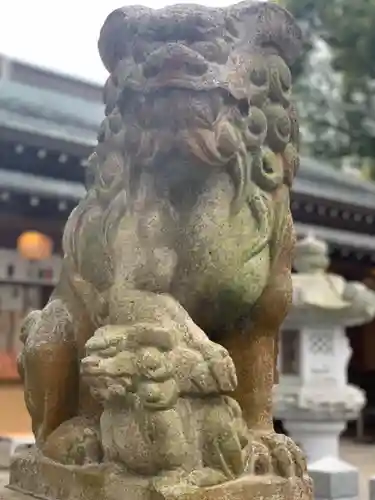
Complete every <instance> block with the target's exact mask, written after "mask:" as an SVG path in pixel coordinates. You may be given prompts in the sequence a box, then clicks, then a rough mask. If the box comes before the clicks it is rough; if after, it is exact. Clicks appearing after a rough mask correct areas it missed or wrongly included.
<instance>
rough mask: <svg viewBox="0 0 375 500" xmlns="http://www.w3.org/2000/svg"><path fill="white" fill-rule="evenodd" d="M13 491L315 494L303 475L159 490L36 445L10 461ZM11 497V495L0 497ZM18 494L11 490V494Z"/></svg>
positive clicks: (232, 497) (96, 496) (285, 498)
mask: <svg viewBox="0 0 375 500" xmlns="http://www.w3.org/2000/svg"><path fill="white" fill-rule="evenodd" d="M8 488H9V490H8V491H9V495H10V494H11V491H12V492H18V493H20V494H25V495H31V496H33V497H37V498H41V499H50V500H182V499H183V500H250V499H251V500H297V499H298V500H312V498H313V495H312V485H311V480H310V479H309V477H308V476H306V478H305V479H299V478H293V479H289V480H287V479H282V478H276V477H273V476H246V477H242V478H240V479H237V480H235V481H229V482H227V483H224V484H221V485H218V486H213V487H210V488H193V487H189V488H188V489H186V487H184V488H181V486H180V485H178V484H177V485H175V486H171V487H168V488H165V489H163V493H162V494H161V493H159V492H156V491H155V490H154V489H153V488H152V486H151V482H150V481H149V480H148V479H147V478H144V477H137V476H130V475H126V474H125V473H124V472H123V471H120V470H119V469H117V468H116V467H115V466H113V465H92V466H85V467H77V466H64V465H60V464H57V463H55V462H52V461H50V460H48V459H46V458H44V457H42V456H40V454H39V453H38V452H37V451H36V450H25V451H22V452H21V453H19V454H17V455H16V456H15V457H14V459H13V461H12V464H11V468H10V479H9V486H8ZM13 494H14V493H13ZM0 498H1V500H3V498H4V500H8V497H7V496H6V495H4V497H0ZM13 498H14V497H11V496H9V500H11V499H12V500H13Z"/></svg>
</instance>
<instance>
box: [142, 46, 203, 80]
mask: <svg viewBox="0 0 375 500" xmlns="http://www.w3.org/2000/svg"><path fill="white" fill-rule="evenodd" d="M207 69H208V63H207V61H206V60H205V58H204V57H203V56H202V55H200V54H199V53H198V52H196V51H194V50H192V49H190V48H189V47H187V46H185V45H183V44H182V43H178V42H171V43H168V44H166V45H163V46H162V47H160V48H158V49H156V50H155V51H154V52H152V53H151V54H150V55H149V56H148V58H147V59H146V61H145V63H144V65H143V74H144V76H145V77H146V78H153V77H156V76H158V75H159V76H160V75H161V74H165V76H166V77H168V74H171V73H172V74H175V73H183V74H185V75H187V74H189V75H194V76H200V75H202V74H204V73H205V72H206V71H207Z"/></svg>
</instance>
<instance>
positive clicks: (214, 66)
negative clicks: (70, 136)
mask: <svg viewBox="0 0 375 500" xmlns="http://www.w3.org/2000/svg"><path fill="white" fill-rule="evenodd" d="M300 41H301V34H300V32H299V30H298V28H297V27H296V25H295V23H294V21H293V19H292V17H291V16H290V15H289V14H288V13H287V12H286V11H284V10H283V9H281V8H280V7H278V6H276V5H274V4H269V3H253V2H243V3H240V4H238V5H236V6H234V7H231V8H228V9H209V8H206V7H203V6H196V5H194V6H188V5H187V6H183V5H177V6H173V7H167V8H164V9H161V10H151V9H147V8H143V7H124V8H122V9H118V10H115V11H114V12H113V13H112V14H110V15H109V16H108V18H107V20H106V22H105V24H104V26H103V28H102V30H101V34H100V39H99V52H100V55H101V58H102V60H103V63H104V65H105V67H106V68H107V69H108V71H109V72H110V76H109V78H108V80H107V82H106V86H105V95H104V100H105V105H106V118H105V120H104V121H103V123H102V126H101V129H100V133H99V137H98V139H99V145H98V148H97V151H96V153H95V155H94V157H93V158H92V162H91V168H90V169H89V173H90V179H91V182H95V184H96V188H97V192H98V194H99V196H100V194H101V195H102V197H103V201H104V202H108V192H110V196H109V198H110V199H111V200H113V197H114V195H115V194H116V191H118V190H121V189H124V187H125V189H126V187H128V188H129V183H130V184H131V183H132V180H133V179H134V178H136V177H137V176H138V175H139V172H140V171H141V170H142V169H145V168H150V166H152V165H156V163H160V158H163V157H164V158H165V157H168V156H169V155H176V154H178V155H179V157H181V158H185V157H186V158H189V157H191V156H193V157H194V158H195V159H197V160H199V161H201V162H202V166H204V165H205V166H206V167H208V168H209V167H211V168H212V167H216V168H223V169H228V170H229V171H230V173H231V175H233V179H234V181H235V183H236V199H235V200H234V202H233V206H234V207H233V208H234V210H236V209H238V207H239V206H240V205H241V203H242V202H244V200H245V199H246V198H249V190H250V191H251V185H252V184H255V185H256V186H258V187H259V188H260V189H261V190H265V191H267V192H273V191H275V190H277V188H278V187H280V186H281V185H282V184H286V185H288V186H289V185H290V183H291V181H292V178H293V176H294V173H295V171H296V168H297V164H298V155H297V144H298V126H297V121H296V116H295V111H294V108H293V106H292V105H291V102H290V90H291V75H290V71H289V69H288V65H290V63H292V62H293V61H294V59H295V58H296V56H297V55H298V52H299V49H300ZM116 150H117V151H118V158H120V160H118V161H113V151H116ZM109 152H111V155H110V156H112V158H111V161H108V157H109ZM156 159H159V161H158V162H157V161H156ZM165 163H166V162H165ZM109 165H111V168H109ZM124 184H125V185H124ZM126 184H128V186H126Z"/></svg>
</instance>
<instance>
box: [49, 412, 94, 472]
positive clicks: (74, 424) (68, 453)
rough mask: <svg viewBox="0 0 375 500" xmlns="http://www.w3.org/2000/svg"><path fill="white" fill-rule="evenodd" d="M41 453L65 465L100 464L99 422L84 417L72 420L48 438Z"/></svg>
mask: <svg viewBox="0 0 375 500" xmlns="http://www.w3.org/2000/svg"><path fill="white" fill-rule="evenodd" d="M41 451H42V453H43V454H44V455H45V456H46V457H48V458H50V459H51V460H53V461H55V462H58V463H61V464H65V465H88V464H94V463H100V462H101V461H102V458H103V449H102V446H101V442H100V432H99V422H97V421H95V420H91V419H87V418H84V417H75V418H72V419H71V420H68V421H67V422H64V423H63V424H61V425H60V426H59V427H58V428H57V429H56V430H55V431H53V432H52V433H51V434H50V435H49V436H48V438H47V440H46V441H45V443H44V444H43V445H42V446H41Z"/></svg>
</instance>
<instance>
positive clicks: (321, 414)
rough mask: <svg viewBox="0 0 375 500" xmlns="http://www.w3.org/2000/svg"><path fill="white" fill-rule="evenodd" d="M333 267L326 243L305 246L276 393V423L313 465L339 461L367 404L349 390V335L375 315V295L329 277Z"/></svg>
mask: <svg viewBox="0 0 375 500" xmlns="http://www.w3.org/2000/svg"><path fill="white" fill-rule="evenodd" d="M328 265H329V258H328V247H327V245H326V243H325V242H323V241H319V240H317V239H316V238H315V237H314V236H313V235H309V236H307V237H306V238H304V239H303V240H300V241H299V242H298V243H297V245H296V254H295V261H294V268H295V270H296V271H297V272H296V273H295V274H294V275H293V306H292V308H291V310H290V313H289V315H288V317H287V319H286V321H285V323H284V325H283V328H282V333H281V345H280V353H279V370H280V382H279V385H278V386H277V387H275V394H274V415H275V418H277V419H280V420H282V421H283V425H284V427H285V429H286V431H287V432H288V433H289V435H290V436H291V437H292V438H293V439H294V440H295V441H296V442H297V443H299V445H300V446H301V447H302V448H303V449H304V451H305V453H306V455H307V458H308V462H309V463H312V462H315V461H317V460H319V459H321V458H324V457H327V456H330V457H336V458H338V452H339V437H340V434H341V433H342V431H343V430H344V429H345V427H346V424H347V421H349V420H355V419H357V418H358V416H359V413H360V411H361V410H362V408H363V406H364V404H365V402H366V400H365V395H364V393H363V391H362V390H360V389H359V388H357V387H354V386H352V385H350V384H348V380H347V367H348V362H349V360H350V356H351V348H350V346H349V342H348V339H347V336H346V333H345V328H347V327H351V326H355V325H360V324H363V323H366V322H369V321H370V320H372V319H373V317H374V316H375V293H374V292H372V291H371V290H369V289H368V288H367V287H366V286H365V285H363V284H362V283H357V282H346V281H345V279H344V278H342V277H341V276H338V275H335V274H330V273H327V268H328Z"/></svg>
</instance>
